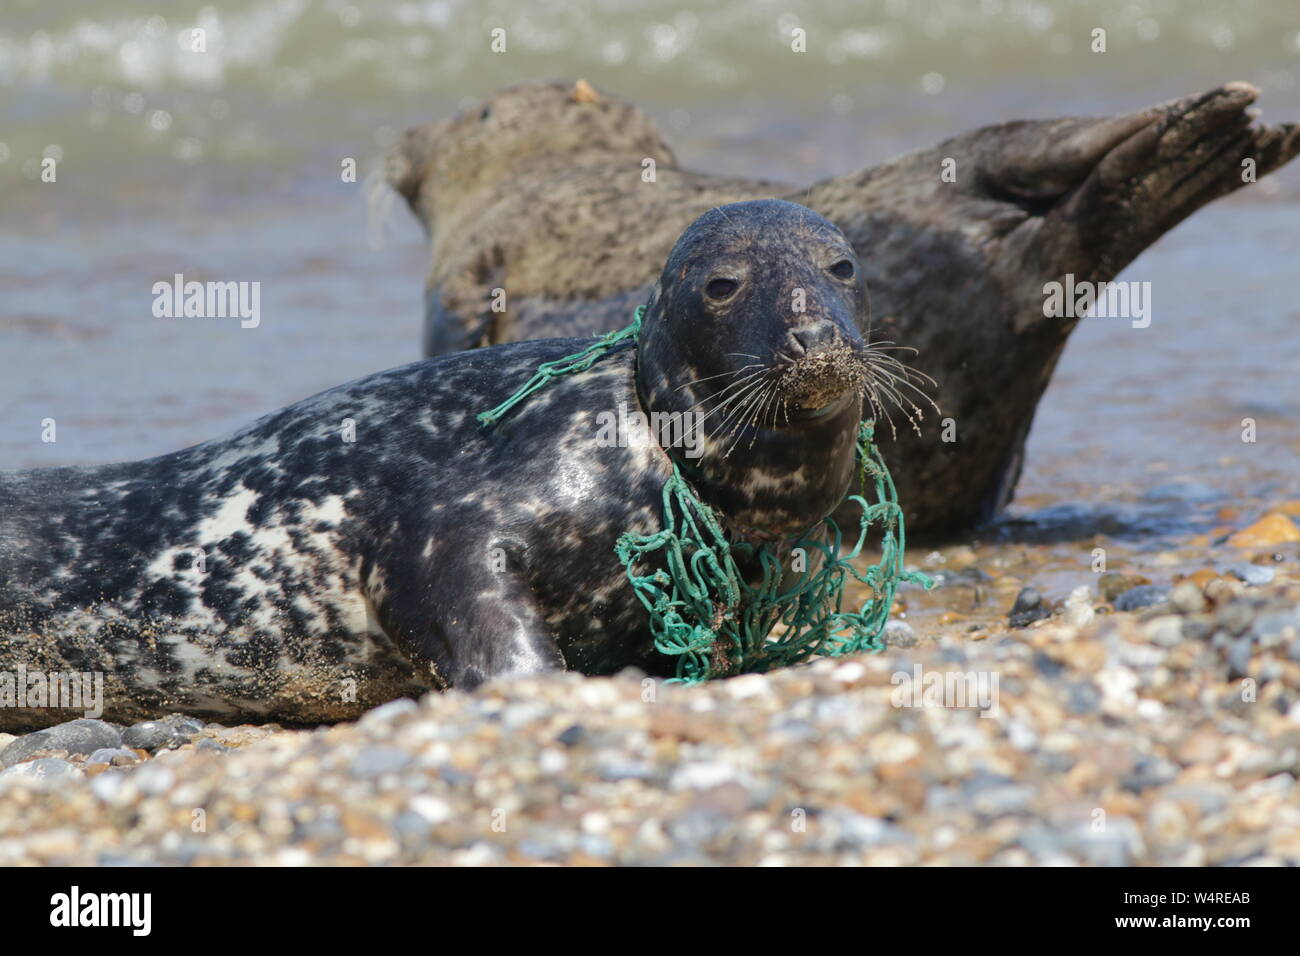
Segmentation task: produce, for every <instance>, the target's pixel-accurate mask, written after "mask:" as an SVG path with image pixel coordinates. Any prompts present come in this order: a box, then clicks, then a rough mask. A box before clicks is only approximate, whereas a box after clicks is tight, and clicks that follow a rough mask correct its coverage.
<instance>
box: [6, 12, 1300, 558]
mask: <svg viewBox="0 0 1300 956" xmlns="http://www.w3.org/2000/svg"><path fill="white" fill-rule="evenodd" d="M498 27H499V28H503V29H505V31H506V42H507V52H505V53H503V54H494V53H492V52H490V50H489V43H490V32H491V31H492V30H493V29H494V28H498ZM1096 27H1102V28H1104V29H1105V30H1106V31H1107V52H1105V53H1104V54H1099V53H1093V52H1091V51H1090V49H1089V43H1090V38H1091V31H1092V30H1093V29H1094V28H1096ZM196 28H199V29H202V30H203V31H204V39H205V44H206V50H205V51H204V52H194V51H193V50H192V49H191V45H192V39H193V37H194V34H193V32H192V31H193V30H195V29H196ZM794 28H802V29H804V30H805V31H806V34H807V49H808V52H807V53H805V54H802V55H798V56H796V55H793V54H792V53H791V52H790V35H791V30H792V29H794ZM577 77H585V78H587V79H588V80H590V81H591V82H592V83H593V84H595V85H596V86H597V87H598V88H601V89H604V90H607V91H610V92H614V93H617V94H620V95H622V96H624V97H627V98H629V99H632V100H634V101H635V102H637V103H639V104H641V105H643V106H644V107H646V108H647V109H648V110H649V111H650V112H651V113H652V115H654V117H655V118H656V120H657V121H659V122H660V124H661V125H662V127H663V128H664V129H665V130H666V131H667V133H668V136H669V138H670V140H671V142H672V143H673V145H674V146H675V148H676V149H677V151H678V155H679V158H680V159H681V160H682V162H683V163H684V164H686V165H690V166H695V167H699V168H704V169H710V170H714V171H727V172H731V173H736V174H754V175H761V176H766V177H772V178H777V179H783V180H788V181H792V182H807V181H810V180H812V179H815V178H819V177H822V176H825V175H829V174H835V173H841V172H845V171H848V170H851V169H854V168H857V167H860V166H863V165H866V164H870V163H875V162H879V161H881V160H884V159H887V158H889V157H891V156H893V155H896V154H897V153H899V152H902V151H905V150H909V149H913V148H919V147H923V146H927V145H930V144H932V143H935V142H937V141H939V140H940V139H943V138H945V137H947V136H950V135H953V134H955V133H957V132H960V131H962V130H965V129H968V128H971V127H974V126H978V125H982V124H986V123H992V122H998V121H1002V120H1006V119H1014V118H1026V117H1050V116H1056V115H1065V114H1071V113H1075V114H1102V113H1111V112H1118V111H1125V110H1130V109H1135V108H1139V107H1142V106H1146V105H1149V104H1152V103H1156V102H1160V101H1162V100H1166V99H1171V98H1173V97H1176V96H1180V95H1183V94H1187V93H1192V92H1197V91H1201V90H1203V89H1207V88H1209V87H1211V86H1214V85H1217V84H1219V83H1221V82H1224V81H1227V80H1234V79H1244V80H1248V81H1250V82H1252V83H1254V84H1256V85H1257V86H1259V87H1260V88H1261V89H1262V90H1263V97H1262V98H1261V103H1260V105H1261V106H1262V107H1263V109H1264V111H1265V116H1266V117H1267V118H1269V119H1273V120H1282V119H1290V120H1300V3H1296V2H1294V0H1242V2H1214V3H1212V2H1194V0H1189V2H1175V0H1101V2H1071V0H1066V2H1053V3H1047V2H1031V0H962V2H958V0H825V2H819V3H802V4H801V3H796V2H793V0H775V2H774V0H718V2H713V3H709V4H699V5H695V6H690V5H686V4H682V3H676V2H670V0H589V2H576V0H527V2H525V0H520V2H502V0H411V2H383V0H372V2H365V3H352V2H348V0H232V2H222V3H204V2H191V0H169V2H167V3H162V2H158V0H154V2H145V0H97V2H93V3H92V2H89V0H3V8H2V9H0V468H14V467H26V466H36V465H47V464H68V463H84V462H102V461H109V460H122V459H130V458H138V457H144V456H149V455H154V454H159V453H162V452H166V451H170V450H173V449H175V448H177V447H180V446H182V445H185V444H189V443H193V442H197V441H202V440H204V439H207V438H211V437H214V436H217V435H220V434H222V433H224V432H227V431H229V430H231V429H233V428H235V427H237V426H239V425H241V424H242V423H244V422H246V421H248V420H250V419H252V418H254V417H256V416H257V415H259V414H262V413H264V412H267V411H270V410H273V409H275V408H278V407H281V406H282V405H284V404H286V403H288V402H291V401H294V400H296V399H299V398H302V397H304V396H306V395H309V394H312V393H314V392H316V391H319V390H320V389H323V388H327V387H329V386H332V385H335V384H338V383H340V382H342V381H345V380H347V379H350V378H354V377H357V376H360V375H364V374H366V373H368V372H372V371H375V370H377V369H382V368H386V367H389V366H393V365H397V364H400V363H403V362H407V361H410V360H413V359H415V358H417V357H418V349H419V334H418V330H419V324H420V315H421V289H422V282H423V277H424V273H425V269H426V261H425V260H426V251H425V248H424V245H423V239H422V236H421V233H420V231H419V229H418V228H417V227H416V225H415V223H414V221H413V220H412V219H411V218H410V217H409V215H408V214H407V213H406V211H405V209H404V208H403V209H395V210H394V212H393V214H392V215H391V216H390V217H389V219H388V223H387V240H386V242H385V244H384V245H383V247H382V248H374V247H373V246H372V244H371V242H370V241H369V230H368V225H367V206H366V201H365V198H364V195H363V187H362V183H361V182H360V180H362V179H364V177H365V175H366V174H367V173H369V172H371V171H372V170H374V169H375V168H376V165H377V163H378V159H379V157H380V156H381V155H382V153H383V150H384V148H385V147H386V146H387V145H388V144H389V143H391V142H392V141H393V140H394V138H395V137H396V136H398V135H399V134H400V132H401V131H402V130H403V129H404V128H406V127H407V126H410V125H414V124H418V123H422V122H426V121H428V120H432V119H438V118H442V117H444V116H446V115H448V114H449V113H450V112H451V111H454V110H455V109H456V108H458V107H459V106H463V105H466V104H467V103H469V102H472V101H473V100H474V99H475V98H476V97H479V96H482V95H485V94H487V93H489V92H491V91H492V90H494V89H496V88H498V87H501V86H503V85H506V84H510V83H514V82H519V81H522V80H529V79H550V78H568V79H573V78H577ZM44 157H53V158H55V159H56V160H57V166H56V168H57V181H56V182H55V183H44V182H42V181H41V180H40V166H41V160H42V159H43V158H44ZM346 157H351V158H354V159H356V160H357V162H358V166H359V174H360V175H359V176H358V180H359V181H358V182H357V183H345V182H342V181H341V180H340V175H339V173H340V163H341V161H342V160H343V159H344V158H346ZM1298 213H1300V163H1295V164H1293V165H1292V167H1290V168H1287V169H1285V170H1283V171H1282V172H1281V173H1279V174H1277V175H1275V176H1273V177H1270V178H1268V179H1266V180H1263V181H1262V182H1261V183H1260V184H1259V185H1257V186H1255V187H1252V188H1251V189H1248V190H1246V191H1244V192H1243V193H1239V194H1237V195H1235V196H1232V197H1229V198H1228V199H1226V200H1221V201H1219V202H1218V203H1216V204H1214V205H1212V206H1211V207H1209V208H1207V209H1204V210H1202V211H1201V212H1199V213H1197V214H1196V215H1194V216H1193V217H1192V219H1191V220H1189V221H1188V222H1186V223H1184V224H1183V225H1181V226H1180V227H1178V228H1177V229H1176V230H1175V231H1174V232H1172V233H1171V234H1170V235H1168V236H1166V237H1165V238H1164V239H1162V240H1161V241H1160V242H1159V243H1158V244H1157V245H1156V246H1155V247H1153V248H1152V249H1151V250H1149V251H1148V252H1146V253H1145V254H1143V255H1142V256H1141V257H1140V258H1139V259H1138V261H1137V262H1135V263H1134V264H1133V265H1132V266H1130V267H1129V269H1128V270H1126V273H1125V275H1124V277H1125V278H1129V279H1135V280H1142V281H1150V282H1151V283H1152V287H1153V302H1154V320H1153V323H1152V325H1151V327H1150V328H1149V329H1146V330H1144V331H1143V332H1141V333H1135V332H1133V331H1132V330H1131V329H1127V328H1125V327H1124V326H1123V325H1122V324H1121V323H1118V322H1116V320H1109V321H1108V320H1085V321H1084V322H1083V324H1082V327H1081V328H1080V330H1079V331H1078V332H1076V333H1075V335H1074V337H1073V338H1072V339H1071V341H1070V344H1069V347H1068V348H1067V350H1066V353H1065V356H1064V359H1063V361H1062V363H1061V366H1060V368H1059V370H1058V372H1057V375H1056V378H1055V379H1054V381H1053V384H1052V386H1051V389H1050V391H1049V393H1048V396H1047V398H1046V400H1045V402H1044V404H1043V405H1042V407H1041V408H1040V411H1039V415H1038V418H1037V421H1036V424H1035V427H1034V431H1033V433H1032V436H1031V438H1030V443H1029V457H1028V463H1027V468H1026V473H1025V478H1024V479H1023V481H1022V483H1021V493H1020V496H1019V500H1018V504H1017V513H1019V514H1021V515H1024V514H1030V515H1031V516H1032V515H1034V514H1044V515H1052V514H1056V513H1057V512H1058V511H1059V509H1062V508H1064V509H1071V508H1074V509H1078V508H1082V509H1084V513H1085V514H1087V515H1092V516H1093V517H1094V518H1095V516H1096V515H1097V514H1099V513H1102V512H1105V511H1107V509H1110V510H1113V511H1116V512H1117V513H1120V514H1123V515H1128V516H1130V517H1129V518H1127V519H1125V520H1129V521H1131V527H1132V530H1133V532H1134V533H1135V534H1141V533H1146V532H1147V531H1150V530H1151V529H1152V528H1153V527H1155V530H1157V531H1158V530H1160V528H1159V527H1156V526H1152V525H1151V524H1150V522H1149V521H1146V519H1145V518H1143V517H1142V516H1143V515H1144V514H1145V515H1146V516H1147V517H1148V518H1149V517H1150V514H1151V513H1152V512H1149V511H1144V510H1143V509H1146V508H1148V505H1149V504H1150V503H1151V502H1152V500H1153V499H1152V489H1158V488H1159V487H1160V486H1168V485H1170V484H1171V483H1172V484H1173V485H1178V484H1179V483H1180V482H1188V481H1191V482H1195V483H1196V486H1192V487H1197V488H1200V489H1201V491H1199V492H1196V493H1189V494H1187V495H1183V496H1182V498H1181V500H1183V501H1191V500H1192V499H1194V498H1196V495H1197V494H1200V495H1201V497H1202V498H1203V499H1205V500H1217V498H1232V499H1237V500H1239V501H1241V502H1242V503H1249V502H1251V501H1254V500H1257V499H1258V500H1261V501H1262V500H1266V499H1267V500H1273V499H1275V498H1277V497H1279V496H1285V495H1290V496H1292V497H1294V496H1295V492H1296V489H1297V488H1298V487H1300V477H1298V468H1297V466H1298V465H1300V428H1298V427H1297V426H1298V425H1300V385H1297V378H1298V377H1300V334H1297V333H1298V332H1300V306H1297V304H1296V300H1297V294H1298V293H1300V276H1298V275H1297V273H1298V271H1300V270H1298V269H1297V263H1298V262H1300V215H1298ZM177 272H181V273H184V275H185V276H186V278H187V279H198V280H207V279H215V280H223V281H224V280H234V281H260V282H261V283H262V301H261V311H262V320H261V324H260V326H259V327H258V328H257V329H241V328H240V327H239V323H238V321H236V320H222V319H205V320H195V319H189V320H176V319H158V318H155V317H154V316H153V314H152V311H151V305H152V301H153V294H152V292H151V287H152V285H153V283H154V282H156V281H159V280H166V279H170V278H171V276H172V275H173V274H174V273H177ZM1139 336H1140V337H1139ZM995 385H996V383H991V387H995ZM1246 416H1251V417H1253V418H1255V419H1256V420H1257V422H1258V429H1259V440H1258V442H1257V443H1255V444H1243V443H1242V442H1241V440H1240V423H1241V419H1242V418H1243V417H1246ZM45 418H53V419H55V420H56V421H57V423H58V441H57V442H56V443H53V444H45V443H42V442H41V441H40V434H41V421H42V420H43V419H45ZM1176 497H1177V496H1176ZM1155 500H1156V503H1157V504H1158V505H1159V508H1161V509H1165V510H1159V511H1158V514H1160V515H1164V514H1166V513H1167V511H1168V509H1167V508H1166V506H1165V504H1160V502H1162V501H1164V502H1166V504H1167V500H1166V499H1165V498H1162V497H1161V493H1160V492H1158V491H1157V492H1156V494H1155ZM1152 507H1154V506H1152ZM1053 509H1057V511H1053ZM1175 510H1176V509H1175ZM1133 516H1136V517H1133ZM1162 520H1163V519H1162Z"/></svg>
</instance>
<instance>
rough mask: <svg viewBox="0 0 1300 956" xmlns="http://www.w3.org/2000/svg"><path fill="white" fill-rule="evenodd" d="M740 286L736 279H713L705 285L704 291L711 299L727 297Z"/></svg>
mask: <svg viewBox="0 0 1300 956" xmlns="http://www.w3.org/2000/svg"><path fill="white" fill-rule="evenodd" d="M739 287H740V283H739V282H737V281H736V280H735V279H713V280H711V281H710V282H709V284H708V285H706V286H705V287H704V293H705V295H707V296H708V297H709V298H710V299H727V298H730V297H731V295H732V293H734V292H735V291H736V289H737V288H739Z"/></svg>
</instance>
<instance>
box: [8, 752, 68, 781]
mask: <svg viewBox="0 0 1300 956" xmlns="http://www.w3.org/2000/svg"><path fill="white" fill-rule="evenodd" d="M80 776H82V772H81V768H80V767H78V766H76V765H75V764H72V763H69V762H68V761H66V760H60V759H59V758H58V757H41V758H39V759H37V760H28V761H26V762H25V763H16V764H14V765H13V766H12V767H8V768H6V769H4V770H0V779H12V778H14V777H31V778H40V777H80Z"/></svg>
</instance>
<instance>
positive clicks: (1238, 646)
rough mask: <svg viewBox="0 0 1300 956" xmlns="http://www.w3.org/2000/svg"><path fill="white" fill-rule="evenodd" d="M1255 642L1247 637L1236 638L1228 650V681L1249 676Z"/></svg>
mask: <svg viewBox="0 0 1300 956" xmlns="http://www.w3.org/2000/svg"><path fill="white" fill-rule="evenodd" d="M1254 649H1255V642H1254V641H1252V640H1251V639H1250V636H1249V635H1245V636H1243V637H1239V638H1237V639H1236V640H1235V641H1233V642H1232V647H1231V648H1230V649H1229V650H1228V680H1238V679H1240V678H1242V677H1249V676H1250V658H1251V654H1252V652H1253V651H1254Z"/></svg>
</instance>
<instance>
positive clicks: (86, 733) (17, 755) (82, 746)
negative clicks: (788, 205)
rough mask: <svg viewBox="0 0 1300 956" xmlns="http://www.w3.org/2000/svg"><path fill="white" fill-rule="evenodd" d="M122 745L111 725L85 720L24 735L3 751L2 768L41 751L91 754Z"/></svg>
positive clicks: (0, 752) (0, 764)
mask: <svg viewBox="0 0 1300 956" xmlns="http://www.w3.org/2000/svg"><path fill="white" fill-rule="evenodd" d="M121 744H122V735H121V734H120V733H119V732H118V731H117V729H116V728H114V727H113V726H112V725H111V724H108V723H105V722H104V721H102V720H90V719H88V718H84V717H83V718H80V719H78V720H70V721H68V722H67V723H64V724H56V725H55V726H53V727H47V728H46V729H45V730H37V731H35V732H33V733H30V734H24V735H23V736H21V737H19V738H18V739H17V740H15V741H13V742H12V743H10V744H9V746H7V747H5V749H4V750H3V751H0V766H3V767H12V766H13V765H14V764H16V763H20V762H21V761H23V760H26V759H27V758H28V757H30V756H31V755H32V754H34V753H36V752H37V751H40V750H66V751H67V752H68V753H69V754H88V753H93V752H94V751H96V750H99V749H100V748H102V747H119V746H121Z"/></svg>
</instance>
